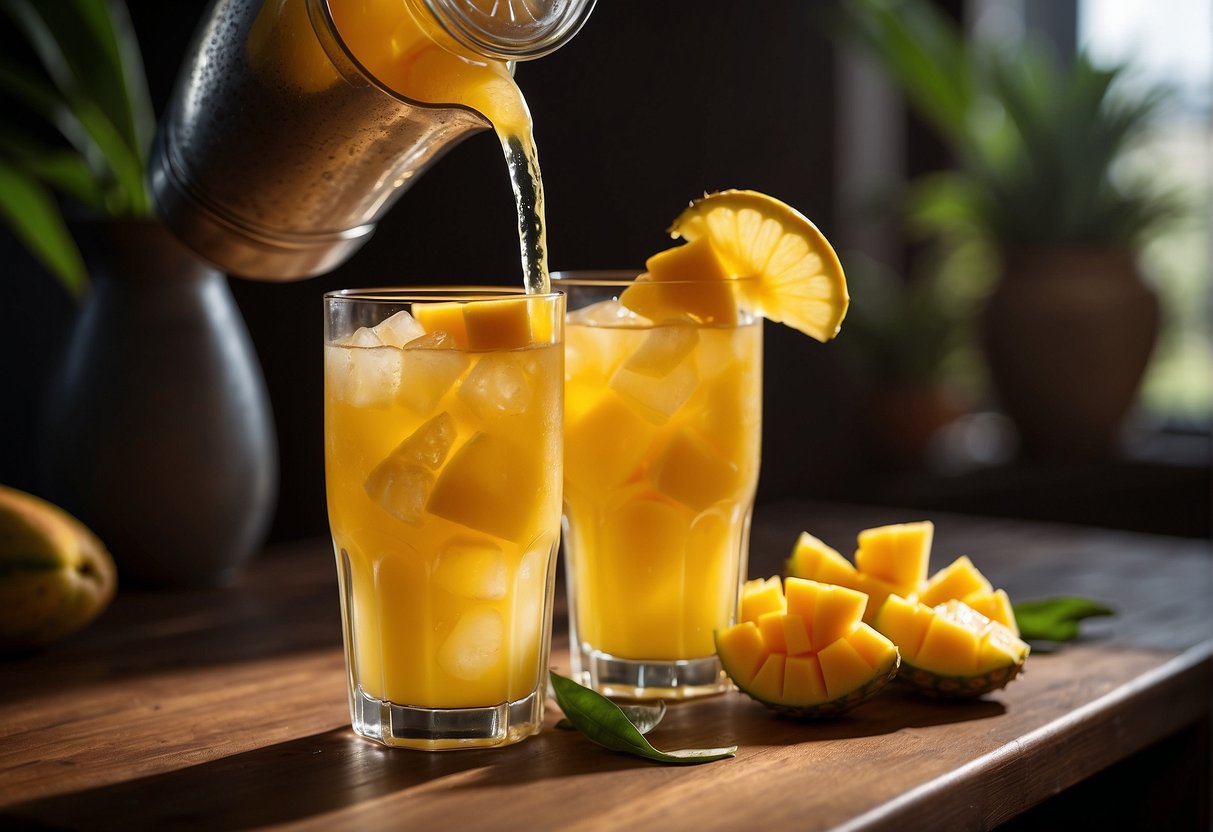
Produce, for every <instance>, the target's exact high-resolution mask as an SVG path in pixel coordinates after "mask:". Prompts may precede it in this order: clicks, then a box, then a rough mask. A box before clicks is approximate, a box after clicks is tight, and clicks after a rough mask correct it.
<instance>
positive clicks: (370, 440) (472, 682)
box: [324, 296, 563, 713]
mask: <svg viewBox="0 0 1213 832" xmlns="http://www.w3.org/2000/svg"><path fill="white" fill-rule="evenodd" d="M550 300H551V297H550V296H549V297H548V298H547V299H544V298H530V299H521V298H520V299H518V300H516V301H512V302H515V303H527V302H535V303H539V302H547V301H550ZM447 306H448V307H449V308H446V309H437V307H436V309H437V312H436V314H433V315H431V316H430V318H428V319H427V318H423V317H422V316H420V315H419V316H418V317H419V319H423V320H426V321H427V326H426V329H427V330H431V331H429V332H427V333H426V334H425V335H422V336H417V332H416V331H415V330H410V331H409V332H407V335H412V336H417V337H416V338H411V339H409V340H408V341H407V342H405V343H404V344H403V346H401V345H398V344H393V343H391V342H392V341H393V340H395V341H404V339H405V337H407V336H403V337H400V338H395V339H393V338H391V337H387V338H382V339H381V340H382V341H386V342H387V343H376V342H375V341H374V339H373V338H371V337H370V335H367V334H366V333H367V330H365V329H364V330H361V331H360V332H355V333H354V334H353V335H352V336H348V337H346V338H344V339H340V340H337V341H330V342H329V343H327V344H326V345H325V402H324V412H325V471H326V492H327V495H328V510H329V523H330V527H331V530H332V535H333V541H334V548H335V550H336V553H337V565H338V572H339V577H340V581H341V590H342V604H343V609H344V613H345V621H346V648H347V651H348V652H347V656H348V659H349V665H350V667H349V670H350V675H351V682H352V683H351V696H352V697H354V696H358V695H364V696H366V697H369V698H370V699H372V700H379V701H385V702H390V703H394V704H398V705H408V706H415V707H424V708H468V707H483V706H492V705H496V704H498V703H502V702H513V701H517V700H520V699H522V698H524V697H527V696H529V695H531V694H532V693H534V692H535V691H536V690H540V691H541V692H540V696H541V697H542V673H543V671H544V669H545V665H546V649H547V644H548V639H549V635H548V626H549V621H550V599H549V597H548V595H549V593H548V587H549V583H550V580H551V574H552V570H553V551H554V548H555V545H556V542H557V539H558V533H559V528H560V480H559V477H560V453H561V449H560V442H561V435H560V425H561V418H560V417H561V414H560V408H561V386H562V367H563V350H562V347H561V345H560V343H559V337H558V333H559V322H558V321H557V323H556V325H555V327H552V326H551V325H549V326H548V328H547V331H546V332H543V331H541V330H542V328H541V327H535V328H534V329H533V330H532V333H531V336H529V338H530V340H531V341H532V343H529V344H524V345H521V346H514V347H510V346H508V344H509V343H510V342H511V341H512V340H513V338H514V334H513V333H511V332H510V331H509V327H506V328H504V329H502V328H500V327H497V326H495V325H494V326H490V328H489V329H487V330H485V329H484V328H483V327H482V328H481V329H480V330H479V333H480V334H479V336H478V335H477V331H478V330H477V329H476V326H477V322H476V320H475V319H474V316H473V315H472V314H471V312H468V311H467V310H461V309H459V308H458V307H450V305H447ZM414 309H415V311H416V307H414ZM465 318H466V321H465V320H464V319H465ZM516 320H517V319H516ZM522 320H523V322H524V325H525V318H523V319H522ZM537 320H538V319H537ZM431 321H433V322H436V323H437V325H438V326H439V327H441V328H440V329H432V327H431V326H430V322H431ZM413 323H414V324H415V323H416V322H413ZM490 323H492V322H491V321H490ZM468 325H471V326H470V327H469V326H468ZM464 327H468V329H467V331H462V330H463V328H464ZM486 332H487V337H486ZM371 334H374V332H373V330H372V331H371ZM524 337H527V336H524ZM477 342H479V343H477ZM540 713H541V711H540Z"/></svg>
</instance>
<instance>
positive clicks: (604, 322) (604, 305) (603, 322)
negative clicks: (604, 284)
mask: <svg viewBox="0 0 1213 832" xmlns="http://www.w3.org/2000/svg"><path fill="white" fill-rule="evenodd" d="M643 320H644V319H643V318H641V317H640V316H639V315H637V314H636V313H635V312H633V311H632V310H631V309H628V308H627V307H626V306H624V305H623V304H622V303H620V302H619V301H618V300H617V299H615V298H611V299H610V300H603V301H599V302H598V303H592V304H590V305H589V306H583V307H581V308H580V309H575V310H573V311H572V312H570V313H569V314H568V317H567V318H566V322H567V323H568V324H569V325H571V326H577V325H580V326H619V325H620V324H622V323H627V322H637V321H643Z"/></svg>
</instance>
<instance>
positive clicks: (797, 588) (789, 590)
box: [783, 578, 825, 639]
mask: <svg viewBox="0 0 1213 832" xmlns="http://www.w3.org/2000/svg"><path fill="white" fill-rule="evenodd" d="M824 588H825V584H822V583H818V582H817V581H810V580H808V579H807V578H786V579H784V582H783V593H784V595H785V596H787V611H788V615H799V616H800V617H801V619H802V620H803V621H804V626H805V630H806V631H807V632H808V634H809V638H810V639H812V638H813V610H814V609H815V608H816V607H817V595H818V594H819V593H820V592H821V591H822V590H823V589H824Z"/></svg>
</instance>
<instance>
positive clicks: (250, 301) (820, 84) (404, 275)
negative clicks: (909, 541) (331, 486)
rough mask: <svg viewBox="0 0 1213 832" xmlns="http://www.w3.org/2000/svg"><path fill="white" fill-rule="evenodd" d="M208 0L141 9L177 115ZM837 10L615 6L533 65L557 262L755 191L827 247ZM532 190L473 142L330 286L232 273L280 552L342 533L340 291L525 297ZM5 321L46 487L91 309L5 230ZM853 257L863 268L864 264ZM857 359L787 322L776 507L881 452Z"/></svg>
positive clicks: (0, 467)
mask: <svg viewBox="0 0 1213 832" xmlns="http://www.w3.org/2000/svg"><path fill="white" fill-rule="evenodd" d="M204 5H205V4H204V3H202V2H199V0H190V2H175V3H163V2H160V0H129V8H130V11H131V15H132V18H133V20H134V23H135V26H136V29H137V31H138V34H139V37H140V42H141V44H142V47H143V51H144V58H145V62H146V64H147V68H148V74H149V77H150V81H151V86H152V96H153V101H154V103H155V105H156V108H157V112H160V111H161V110H162V109H163V108H164V105H165V102H166V101H167V100H168V97H169V95H170V93H171V88H172V85H173V82H174V79H175V75H176V73H177V70H178V67H179V66H180V63H181V60H182V56H183V54H184V53H185V51H186V48H187V45H188V42H189V39H190V37H191V34H192V31H193V29H194V26H195V24H196V23H197V21H198V20H199V17H200V15H201V14H202V13H203V10H204ZM822 8H823V4H822V3H814V2H803V1H800V0H798V2H791V0H761V2H755V3H751V4H745V5H744V7H742V6H738V5H737V4H735V3H726V2H723V1H722V0H696V1H695V2H691V0H676V1H668V0H663V2H660V3H647V2H639V0H604V2H600V3H599V4H598V7H597V8H596V9H595V11H594V14H593V16H592V17H591V19H590V21H589V23H588V24H587V25H586V27H585V29H584V30H583V31H582V32H581V33H580V34H579V35H578V36H577V37H576V38H575V39H574V40H573V41H572V42H571V43H570V44H569V45H568V46H566V47H565V48H564V49H562V50H561V51H559V52H557V53H555V54H553V55H551V56H549V57H547V58H544V59H542V60H539V61H536V62H533V63H530V64H523V65H520V66H519V67H518V69H517V73H516V77H517V80H518V82H519V85H520V86H521V87H522V89H523V92H524V93H525V95H526V97H527V99H528V102H529V103H530V107H531V111H532V114H533V116H534V120H535V134H536V141H537V143H538V146H539V154H540V162H541V165H542V168H543V173H544V182H545V187H546V198H547V218H548V242H549V251H550V255H551V265H552V268H553V269H578V268H628V267H638V266H639V265H641V264H642V263H643V261H644V259H645V258H646V257H647V256H649V255H650V254H652V253H654V252H655V251H658V250H660V249H661V248H663V247H665V246H666V245H668V238H667V237H666V236H665V234H664V229H666V228H667V227H668V225H669V223H670V221H671V220H672V219H673V218H674V216H676V215H677V213H678V212H679V211H680V210H681V209H682V207H683V206H684V205H685V204H686V203H687V202H688V201H689V200H690V199H691V198H692V197H695V196H696V195H699V194H702V193H703V192H704V191H710V190H714V189H718V188H727V187H744V188H754V189H757V190H760V191H764V192H767V193H770V194H772V195H774V196H777V197H780V198H781V199H784V200H785V201H787V202H789V203H790V204H792V205H794V206H796V207H798V208H799V209H800V210H802V211H803V212H804V213H805V214H807V215H808V216H809V217H810V218H812V219H813V220H814V221H815V222H816V223H817V224H818V225H819V226H820V227H821V228H822V230H823V231H824V232H825V233H826V235H827V236H832V235H833V233H834V231H835V218H834V217H833V216H832V215H831V210H832V199H833V193H834V186H835V183H834V182H833V181H832V176H831V156H832V150H833V148H832V143H833V141H834V137H833V129H832V123H833V120H832V83H833V74H832V51H831V47H830V44H829V42H828V40H827V39H826V37H825V36H824V35H823V32H822V26H821V21H820V20H819V19H818V15H819V13H820V11H821V10H822ZM513 210H514V209H513V202H512V195H511V191H510V188H509V183H508V179H507V176H506V169H505V165H504V163H503V160H502V156H501V151H500V148H499V146H498V145H497V143H496V139H495V138H494V137H493V136H492V135H491V134H489V133H483V134H479V135H476V136H473V137H471V138H470V139H468V140H467V141H465V142H464V143H463V144H461V145H460V146H458V147H456V148H455V149H454V150H453V151H451V152H450V153H449V154H448V155H447V156H446V157H445V158H444V159H443V160H442V161H441V162H439V163H438V164H437V165H436V166H435V167H434V168H432V169H431V170H430V171H429V172H428V173H427V174H426V175H425V176H424V177H422V178H421V179H420V180H418V181H417V183H416V184H415V185H414V186H413V187H412V189H411V190H410V191H409V192H408V193H407V194H405V195H404V197H403V198H402V199H401V200H400V201H399V202H398V203H397V205H396V206H395V207H394V208H393V209H392V210H391V212H390V213H389V214H388V216H387V217H386V219H385V220H384V221H383V222H382V223H381V226H380V228H379V231H378V232H377V234H376V235H375V237H374V238H373V239H372V240H371V241H370V243H369V244H368V245H367V246H366V247H365V248H364V249H363V250H361V251H360V252H359V253H358V254H357V255H356V256H355V257H354V258H353V259H352V260H350V261H349V262H348V263H347V264H345V265H344V266H342V267H341V268H339V269H337V270H336V271H335V272H333V273H332V274H329V275H326V276H324V277H321V278H315V279H311V280H306V281H301V282H297V283H290V284H279V283H260V282H254V281H249V280H245V279H239V278H233V279H231V281H230V283H231V287H232V290H233V292H234V294H235V296H236V298H237V301H238V303H239V305H240V308H241V311H242V312H243V314H244V316H245V319H246V321H247V323H248V326H249V328H250V330H251V333H252V336H253V340H254V343H255V346H256V348H257V351H258V354H259V357H260V359H261V362H262V366H263V369H264V372H265V376H266V381H267V383H268V386H269V389H270V395H271V400H272V403H273V408H274V414H275V421H276V424H277V431H278V439H279V446H280V447H279V450H280V458H281V475H282V477H281V487H280V497H279V509H278V514H277V517H276V520H275V523H274V526H273V530H272V536H273V537H274V538H277V539H282V538H292V537H300V536H307V535H313V534H323V533H324V531H325V529H326V519H325V512H324V494H323V450H322V435H321V432H322V425H321V344H320V328H321V301H320V298H321V295H322V294H323V293H324V292H325V291H327V290H330V289H334V288H341V287H347V286H364V285H388V284H420V283H429V282H438V283H455V282H477V283H495V284H496V283H500V284H519V283H520V282H521V271H520V267H519V264H518V263H519V261H518V242H517V236H516V232H515V230H514V229H515V219H514V214H513ZM0 257H2V260H0V262H2V263H4V265H3V266H2V267H0V274H2V275H3V287H4V297H3V300H0V326H3V327H4V331H5V332H6V334H7V335H8V336H9V338H8V340H9V343H10V344H13V343H17V344H25V345H27V346H28V349H23V350H20V353H19V354H18V352H13V351H10V352H7V353H6V354H5V355H4V356H3V357H0V378H3V380H4V385H3V386H4V389H6V390H8V391H9V392H8V393H7V394H6V395H4V396H3V400H2V402H0V425H2V426H3V432H4V436H5V437H6V438H7V441H6V443H5V447H4V448H3V449H0V482H7V483H10V484H12V485H16V486H18V487H26V488H29V489H30V490H37V479H36V473H35V472H36V467H37V459H36V451H35V448H34V445H33V443H32V442H31V441H29V439H30V437H32V436H33V435H34V433H35V432H36V426H37V418H36V408H35V406H34V402H35V401H36V397H37V394H38V390H39V388H40V386H41V383H42V381H43V379H44V378H45V375H46V373H47V372H49V362H50V356H51V354H52V352H53V349H54V347H55V346H56V345H57V343H58V341H59V340H60V339H61V338H62V336H63V333H64V332H65V331H66V328H67V326H68V322H69V321H70V316H71V312H72V304H71V302H70V301H69V300H68V299H67V297H66V296H65V295H64V294H63V293H62V292H61V290H59V289H58V287H57V286H56V285H55V284H54V283H53V281H52V280H51V279H50V278H49V277H48V276H47V275H46V274H44V273H42V272H41V271H40V270H39V269H38V267H37V266H36V264H34V263H33V262H32V261H30V259H29V258H28V257H27V256H26V255H25V254H24V252H22V251H21V250H20V248H19V247H17V246H16V245H15V243H14V242H13V240H12V239H11V237H10V236H8V234H7V232H0ZM844 263H845V259H844ZM836 346H837V345H836V344H831V345H824V346H823V345H821V344H818V343H817V342H815V341H811V340H810V339H808V338H806V337H803V336H801V335H799V334H797V333H794V332H792V331H790V330H787V329H785V328H784V327H781V326H778V325H771V324H767V366H766V385H765V387H766V392H765V396H764V407H765V420H764V428H765V441H764V446H765V454H764V460H763V474H762V484H761V487H760V500H771V499H777V498H780V497H783V496H788V495H796V494H810V495H815V496H830V495H831V493H832V483H834V482H841V481H843V480H844V479H846V478H847V477H849V476H852V475H853V473H854V471H855V470H856V467H857V465H858V462H857V460H858V459H859V458H860V457H861V455H862V454H861V444H860V442H859V440H858V438H857V437H856V436H855V435H854V430H853V427H852V426H853V425H854V423H855V419H854V418H853V413H852V410H851V405H852V399H853V395H854V394H853V391H852V387H853V384H852V381H851V379H850V378H849V377H848V375H847V373H846V372H845V371H844V370H843V369H842V367H841V366H840V364H839V362H838V360H837V350H836Z"/></svg>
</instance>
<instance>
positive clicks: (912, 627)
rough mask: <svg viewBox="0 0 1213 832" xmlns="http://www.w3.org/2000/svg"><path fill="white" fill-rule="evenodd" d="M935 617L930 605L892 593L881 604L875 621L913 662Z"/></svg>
mask: <svg viewBox="0 0 1213 832" xmlns="http://www.w3.org/2000/svg"><path fill="white" fill-rule="evenodd" d="M934 618H935V613H934V612H932V611H931V608H930V607H928V606H925V605H924V604H919V603H917V602H916V601H908V600H906V599H905V598H902V597H901V596H900V595H890V596H889V597H888V598H887V599H885V602H884V604H882V605H881V608H880V611H879V612H878V613H877V614H876V618H875V621H874V622H873V623H874V625H875V627H876V629H877V630H879V631H880V632H881V633H883V634H884V635H885V636H886V637H887V638H888V639H889V640H890V641H892V642H893V643H894V644H896V645H897V647H898V649H899V650H901V655H902V658H904V659H905V660H906V661H908V662H913V661H914V659H915V657H917V655H918V650H919V648H920V647H922V640H923V639H924V638H926V635H927V628H928V627H930V626H931V621H932V620H933V619H934Z"/></svg>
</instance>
